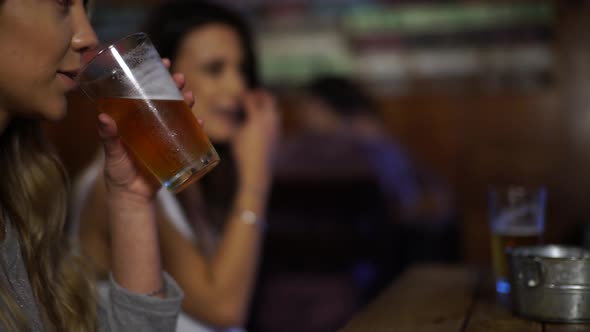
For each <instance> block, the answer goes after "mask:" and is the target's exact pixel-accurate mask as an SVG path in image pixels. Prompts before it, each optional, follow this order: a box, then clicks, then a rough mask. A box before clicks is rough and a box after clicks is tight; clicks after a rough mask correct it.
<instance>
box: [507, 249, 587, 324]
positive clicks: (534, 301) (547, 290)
mask: <svg viewBox="0 0 590 332" xmlns="http://www.w3.org/2000/svg"><path fill="white" fill-rule="evenodd" d="M506 253H507V255H508V260H509V264H510V277H511V278H510V281H511V284H512V287H511V289H512V291H511V292H512V299H513V307H514V310H515V311H516V313H517V314H519V315H522V316H524V317H528V318H532V319H535V320H540V321H549V322H580V321H590V252H589V251H587V250H584V249H581V248H574V247H564V246H557V245H546V246H531V247H517V248H514V249H509V250H507V252H506Z"/></svg>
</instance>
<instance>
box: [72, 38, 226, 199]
mask: <svg viewBox="0 0 590 332" xmlns="http://www.w3.org/2000/svg"><path fill="white" fill-rule="evenodd" d="M78 84H79V85H80V88H81V89H82V90H83V91H84V92H85V93H86V95H88V97H89V98H90V99H91V100H93V101H94V102H96V103H97V106H98V111H99V112H101V113H106V114H108V115H109V116H111V117H112V118H113V120H115V122H116V124H117V127H118V130H119V135H120V137H121V140H122V141H123V143H124V144H125V146H126V147H127V148H128V149H129V151H130V152H131V153H132V154H133V156H134V157H135V159H136V160H137V161H138V162H139V163H141V164H142V166H143V167H145V169H147V170H148V171H149V172H150V173H151V174H153V175H154V176H155V177H156V178H157V179H158V180H159V181H160V182H161V183H162V184H163V185H164V186H165V187H166V188H167V189H168V190H170V191H173V192H179V191H181V190H182V189H184V188H185V187H186V186H188V185H189V184H190V183H192V182H193V181H195V180H197V179H199V178H200V177H202V176H203V175H204V174H205V173H207V172H208V171H210V170H211V169H212V168H213V167H215V165H217V163H218V162H219V156H218V155H217V152H216V151H215V149H214V148H213V146H212V145H211V143H210V142H209V139H208V138H207V136H206V135H205V133H204V132H203V130H202V129H201V126H200V125H199V123H198V121H197V118H196V117H195V116H194V115H193V113H192V111H191V110H190V109H189V108H188V106H187V105H186V104H185V103H184V99H183V97H182V94H181V92H180V91H179V90H178V88H177V87H176V85H175V84H174V81H173V80H172V77H171V76H170V73H169V72H168V70H167V69H166V67H165V66H164V64H163V63H162V59H161V58H160V56H159V54H158V52H157V51H156V49H155V47H154V46H153V45H152V43H151V41H150V40H149V38H148V37H147V35H146V34H144V33H136V34H133V35H130V36H128V37H126V38H124V39H121V40H119V41H118V42H116V43H115V44H113V45H111V46H109V47H107V48H106V49H104V50H103V51H101V52H99V53H98V55H97V56H96V57H94V59H92V60H91V61H90V62H89V63H88V64H87V65H86V67H85V68H84V69H83V70H82V71H81V73H80V74H79V76H78Z"/></svg>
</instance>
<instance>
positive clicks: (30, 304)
mask: <svg viewBox="0 0 590 332" xmlns="http://www.w3.org/2000/svg"><path fill="white" fill-rule="evenodd" d="M0 255H1V257H0V259H2V265H1V266H4V267H5V270H4V271H2V270H1V269H0V280H2V281H3V282H6V283H7V284H8V285H10V286H11V287H12V289H13V290H14V294H15V297H16V301H17V304H18V305H19V306H20V307H21V308H22V309H23V310H24V312H25V314H26V315H27V317H28V320H29V323H30V326H31V330H32V331H33V332H38V331H44V329H43V325H42V322H41V319H40V316H39V309H38V304H37V303H36V301H35V298H34V297H33V292H32V289H31V285H30V283H29V278H28V276H27V271H26V269H25V265H24V262H23V258H22V255H21V251H20V244H19V241H18V233H17V232H16V230H15V229H14V227H12V226H11V225H10V223H7V226H6V235H5V239H4V242H1V243H0ZM164 282H165V286H166V293H167V297H166V298H165V299H161V298H157V297H150V296H145V295H138V294H133V293H131V292H128V291H127V290H125V289H123V288H122V287H121V286H119V285H117V284H116V283H115V282H114V280H113V279H112V278H111V281H110V289H109V292H108V294H106V295H105V296H103V297H101V298H100V299H99V306H98V330H99V331H100V332H107V331H112V332H119V331H121V332H123V331H125V332H130V331H174V330H175V328H176V319H177V316H178V313H179V312H180V305H181V302H182V298H183V293H182V291H181V290H180V288H179V287H178V285H177V284H176V283H175V282H174V280H172V278H170V276H168V275H167V274H164ZM47 287H51V285H47ZM1 306H2V305H1V304H0V310H2V308H1ZM4 330H5V328H4V327H3V326H2V325H1V324H0V331H4Z"/></svg>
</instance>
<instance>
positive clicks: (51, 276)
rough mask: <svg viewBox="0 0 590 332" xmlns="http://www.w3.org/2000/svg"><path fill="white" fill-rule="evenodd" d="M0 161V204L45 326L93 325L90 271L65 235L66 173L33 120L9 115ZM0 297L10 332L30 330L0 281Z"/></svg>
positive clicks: (3, 319) (88, 328)
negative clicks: (14, 235) (14, 232)
mask: <svg viewBox="0 0 590 332" xmlns="http://www.w3.org/2000/svg"><path fill="white" fill-rule="evenodd" d="M0 165H2V171H1V172H0V202H1V205H0V208H1V209H2V211H3V215H5V216H8V218H9V219H10V222H11V224H12V225H14V227H15V228H16V230H17V231H18V234H19V241H20V246H21V252H22V256H23V259H24V261H25V267H26V269H27V272H28V276H29V280H30V283H31V287H32V289H33V294H34V295H35V298H36V300H37V303H38V304H39V306H40V308H39V312H40V313H41V319H42V320H43V323H44V325H45V327H46V329H47V330H48V331H94V330H96V302H95V296H94V294H93V288H92V282H91V280H89V279H88V277H87V276H88V275H90V274H89V273H85V272H86V271H85V270H86V269H85V267H84V266H83V264H82V263H81V261H80V259H79V258H78V257H76V256H74V255H73V253H72V251H71V250H69V245H68V241H67V238H66V237H65V236H64V224H65V218H66V209H67V207H66V205H67V196H68V194H67V176H66V174H65V171H64V168H63V166H62V164H61V163H60V161H59V160H58V158H57V157H56V156H55V155H54V154H53V153H51V150H50V149H49V147H48V145H47V143H45V141H44V139H43V137H42V134H41V129H40V125H39V122H38V121H36V120H23V119H13V120H12V122H11V123H10V124H9V126H8V127H7V128H6V130H5V131H4V133H3V134H2V135H0ZM0 216H1V215H0ZM4 222H5V223H6V222H8V221H7V220H4ZM0 301H3V304H4V307H5V308H3V310H0V321H1V322H2V323H3V324H4V326H6V327H7V328H9V329H11V330H14V331H22V330H28V329H30V327H28V324H27V321H26V318H25V316H24V313H23V312H22V310H21V309H20V308H19V306H18V305H17V304H16V301H15V300H14V296H13V294H12V293H11V291H10V288H8V287H6V285H1V284H0Z"/></svg>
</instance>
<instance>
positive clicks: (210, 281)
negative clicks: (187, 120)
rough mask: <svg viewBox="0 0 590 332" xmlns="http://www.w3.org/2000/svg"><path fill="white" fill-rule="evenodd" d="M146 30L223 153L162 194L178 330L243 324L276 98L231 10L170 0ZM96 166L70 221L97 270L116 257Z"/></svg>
mask: <svg viewBox="0 0 590 332" xmlns="http://www.w3.org/2000/svg"><path fill="white" fill-rule="evenodd" d="M145 30H146V32H147V33H148V34H149V36H150V38H151V39H152V41H153V43H154V45H155V46H156V48H157V49H158V51H159V52H160V54H161V55H162V56H163V57H169V58H170V59H172V60H173V61H172V63H173V64H174V67H173V69H174V70H175V71H178V72H180V73H183V74H184V75H185V77H186V87H185V90H186V91H190V92H192V93H193V94H194V96H195V104H194V107H193V109H192V110H193V113H194V114H195V115H197V116H199V117H200V118H202V119H203V120H204V121H205V126H204V129H205V131H206V132H207V135H208V136H209V138H210V139H211V141H212V142H213V144H214V145H215V147H216V149H217V151H218V152H219V155H220V157H221V162H220V164H219V165H218V166H217V167H216V169H214V170H213V171H212V172H211V173H210V174H208V175H207V176H206V177H205V178H203V179H202V180H200V181H199V183H196V184H193V185H191V186H189V187H188V188H186V189H185V190H184V191H183V192H181V193H180V194H179V195H176V196H174V195H172V194H170V193H169V192H166V191H161V192H160V193H159V195H158V208H157V211H158V223H159V227H160V234H159V235H160V243H161V245H160V251H161V254H162V261H163V264H164V267H165V268H166V270H167V271H170V274H171V275H172V276H173V277H174V278H175V279H176V280H177V281H178V283H179V284H180V286H181V287H182V288H183V290H184V291H185V294H186V296H185V300H184V303H183V306H182V308H183V314H182V315H181V319H180V320H179V325H178V330H177V331H212V330H215V331H218V330H226V329H227V328H233V327H240V326H242V325H243V324H244V322H245V319H246V314H247V311H248V304H249V301H250V296H251V293H252V288H253V284H254V280H255V276H256V270H257V264H258V256H259V249H260V245H261V241H262V236H263V232H262V230H263V224H264V213H265V207H266V202H267V197H268V191H269V187H270V184H271V159H272V156H273V153H274V150H275V145H276V143H277V140H278V135H279V119H278V114H277V111H276V110H275V106H274V101H273V98H272V97H271V96H270V95H269V94H268V93H267V92H265V91H263V90H260V89H259V88H258V78H257V73H256V63H255V58H254V52H253V46H252V42H251V37H250V34H249V29H248V27H247V25H246V24H245V22H244V21H243V19H242V18H241V17H240V16H238V15H237V14H235V13H234V12H232V11H230V10H228V9H226V8H224V7H221V6H219V5H214V4H210V3H206V2H202V1H171V2H167V3H165V4H163V5H161V6H158V7H157V8H155V9H154V11H153V12H152V15H151V16H150V18H149V20H148V23H147V26H146V29H145ZM101 167H102V166H101V163H100V161H97V162H95V163H94V164H93V165H92V166H91V167H90V168H88V169H87V170H86V172H84V174H83V175H82V177H81V178H80V180H79V181H78V185H77V191H76V192H77V202H76V203H75V204H74V218H75V219H76V220H74V224H79V228H78V230H77V231H76V233H77V235H78V236H79V237H80V240H81V241H80V243H82V244H83V246H82V248H81V249H82V251H83V252H84V253H85V254H87V255H89V256H91V257H92V263H93V265H94V267H95V269H96V272H97V274H98V276H99V277H101V278H103V279H104V278H105V277H106V274H105V272H106V271H108V270H109V268H110V266H111V265H112V264H113V261H112V260H111V258H110V257H111V254H110V251H111V250H112V249H111V248H110V247H109V245H108V241H107V239H108V238H109V236H110V233H111V232H112V230H110V229H109V227H108V226H109V225H105V224H104V223H103V222H102V220H103V218H104V213H103V211H104V204H105V190H104V186H103V185H102V183H103V181H102V180H101V179H100V178H101V172H100V168H101Z"/></svg>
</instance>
